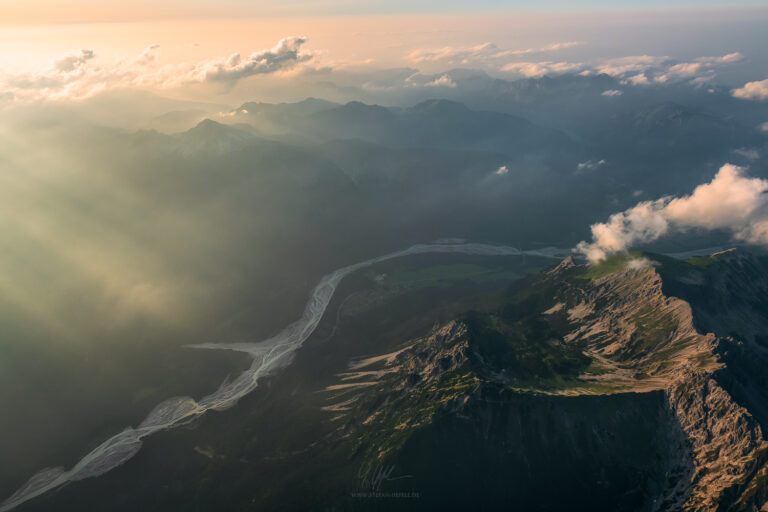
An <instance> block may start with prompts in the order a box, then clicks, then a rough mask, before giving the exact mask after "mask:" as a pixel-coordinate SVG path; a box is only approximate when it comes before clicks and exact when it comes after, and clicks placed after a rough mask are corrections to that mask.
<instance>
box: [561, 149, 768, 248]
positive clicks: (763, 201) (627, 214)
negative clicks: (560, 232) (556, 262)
mask: <svg viewBox="0 0 768 512" xmlns="http://www.w3.org/2000/svg"><path fill="white" fill-rule="evenodd" d="M744 172H745V169H744V168H743V167H737V166H735V165H731V164H726V165H724V166H722V167H721V168H720V170H719V171H718V172H717V174H716V175H715V177H714V178H713V179H712V181H711V182H709V183H705V184H703V185H699V186H698V187H696V189H694V191H693V193H692V194H691V195H688V196H684V197H664V198H661V199H658V200H656V201H643V202H641V203H638V204H637V205H635V206H633V207H632V208H630V209H628V210H626V211H623V212H619V213H616V214H614V215H611V217H610V218H609V219H608V221H607V222H601V223H597V224H593V225H592V227H591V230H592V241H591V242H586V241H584V242H581V243H579V244H578V246H577V247H576V250H577V251H578V252H580V253H582V254H584V255H585V256H586V257H587V259H589V260H590V261H591V262H596V261H600V260H602V259H605V258H606V257H607V256H608V255H610V254H614V253H617V252H622V251H626V250H627V249H629V248H630V247H632V246H633V245H637V244H642V243H648V242H652V241H655V240H657V239H659V238H661V237H662V236H664V235H666V234H669V233H674V232H684V231H686V230H690V229H706V230H725V231H728V232H730V233H731V234H732V235H733V237H734V239H736V240H741V241H744V242H748V243H753V244H759V245H768V194H767V193H766V192H768V180H764V179H760V178H749V177H746V176H745V175H744Z"/></svg>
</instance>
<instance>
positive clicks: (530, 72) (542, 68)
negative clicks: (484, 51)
mask: <svg viewBox="0 0 768 512" xmlns="http://www.w3.org/2000/svg"><path fill="white" fill-rule="evenodd" d="M583 69H584V64H582V63H580V62H550V61H543V62H510V63H509V64H505V65H504V66H502V67H501V71H507V72H514V73H520V74H521V75H523V76H525V77H529V78H537V77H541V76H544V75H560V74H563V73H571V72H575V71H581V70H583Z"/></svg>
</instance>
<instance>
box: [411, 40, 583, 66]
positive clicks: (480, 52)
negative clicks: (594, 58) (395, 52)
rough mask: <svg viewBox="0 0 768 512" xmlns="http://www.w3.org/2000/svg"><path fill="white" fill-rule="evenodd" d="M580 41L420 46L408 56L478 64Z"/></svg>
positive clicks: (543, 51)
mask: <svg viewBox="0 0 768 512" xmlns="http://www.w3.org/2000/svg"><path fill="white" fill-rule="evenodd" d="M580 44H583V43H581V42H580V41H568V42H562V43H551V44H548V45H546V46H542V47H540V48H526V49H522V50H511V49H504V48H499V47H498V46H496V45H495V44H493V43H490V42H487V43H482V44H478V45H475V46H463V47H456V46H445V47H443V48H431V49H426V48H420V49H417V50H413V51H412V52H410V53H409V54H408V55H407V56H406V58H407V59H408V60H410V61H411V62H416V63H424V62H443V63H448V64H470V63H472V64H477V63H481V62H487V61H498V60H499V59H505V58H510V57H515V56H521V55H530V54H535V53H545V52H555V51H560V50H564V49H566V48H572V47H574V46H578V45H580Z"/></svg>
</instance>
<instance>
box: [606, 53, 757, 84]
mask: <svg viewBox="0 0 768 512" xmlns="http://www.w3.org/2000/svg"><path fill="white" fill-rule="evenodd" d="M743 58H744V56H743V55H742V54H740V53H738V52H734V53H729V54H726V55H722V56H714V57H698V58H696V59H693V60H692V61H683V62H680V61H676V60H675V59H672V58H671V57H667V56H653V55H633V56H627V57H619V58H614V59H608V60H605V61H603V62H602V63H600V64H598V65H597V66H596V67H595V71H596V72H597V73H602V74H606V75H610V76H612V77H615V78H619V79H621V80H622V82H623V83H625V84H630V85H648V84H651V83H661V84H663V83H667V82H681V81H692V82H694V83H705V82H708V81H710V80H712V79H713V78H714V77H715V76H716V73H717V70H718V69H719V68H720V67H723V66H728V65H731V64H733V63H736V62H739V61H741V60H743Z"/></svg>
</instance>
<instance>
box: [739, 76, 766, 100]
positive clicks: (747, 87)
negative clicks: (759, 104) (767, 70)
mask: <svg viewBox="0 0 768 512" xmlns="http://www.w3.org/2000/svg"><path fill="white" fill-rule="evenodd" d="M731 94H733V97H734V98H741V99H743V100H768V78H766V79H765V80H760V81H757V82H747V83H746V84H744V87H739V88H738V89H733V90H732V91H731Z"/></svg>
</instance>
